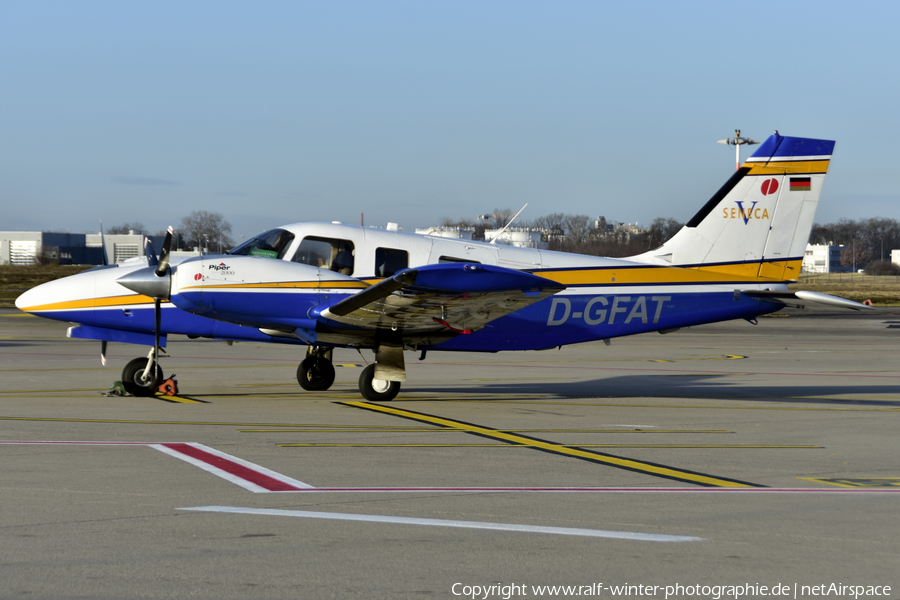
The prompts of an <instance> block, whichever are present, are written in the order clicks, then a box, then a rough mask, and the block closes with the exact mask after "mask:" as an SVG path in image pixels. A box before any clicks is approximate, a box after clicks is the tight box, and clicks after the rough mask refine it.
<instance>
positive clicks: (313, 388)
mask: <svg viewBox="0 0 900 600" xmlns="http://www.w3.org/2000/svg"><path fill="white" fill-rule="evenodd" d="M331 352H332V350H331V348H319V347H317V346H309V347H308V348H307V349H306V358H304V359H303V361H302V362H301V363H300V366H299V367H297V383H299V384H300V387H302V388H303V389H304V390H306V391H308V392H322V391H325V390H327V389H328V388H330V387H331V384H333V383H334V365H333V364H331Z"/></svg>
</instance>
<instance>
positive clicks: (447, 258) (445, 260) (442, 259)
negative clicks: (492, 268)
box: [438, 256, 481, 265]
mask: <svg viewBox="0 0 900 600" xmlns="http://www.w3.org/2000/svg"><path fill="white" fill-rule="evenodd" d="M461 262H464V263H472V264H476V265H480V264H481V261H479V260H469V259H468V258H456V257H455V256H442V257H440V258H439V259H438V263H461Z"/></svg>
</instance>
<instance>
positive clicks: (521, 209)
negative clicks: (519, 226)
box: [491, 202, 528, 244]
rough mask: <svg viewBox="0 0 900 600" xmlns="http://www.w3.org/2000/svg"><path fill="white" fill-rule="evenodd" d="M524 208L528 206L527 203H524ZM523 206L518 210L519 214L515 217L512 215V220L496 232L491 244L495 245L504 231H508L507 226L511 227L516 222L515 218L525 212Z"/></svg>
mask: <svg viewBox="0 0 900 600" xmlns="http://www.w3.org/2000/svg"><path fill="white" fill-rule="evenodd" d="M525 206H528V203H527V202H526V203H525ZM525 206H523V207H522V208H520V209H519V212H517V213H516V214H515V215H513V218H512V219H510V220H509V222H508V223H507V224H506V225H504V226H503V229H501V230H500V231H498V232H497V234H496V235H495V236H494V239H492V240H491V243H492V244H496V243H497V240H498V239H499V238H500V236H501V235H503V232H504V231H506V230H507V229H509V226H510V225H512V222H513V221H515V220H516V217H518V216H519V215H521V214H522V211H523V210H525Z"/></svg>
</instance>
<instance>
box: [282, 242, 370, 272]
mask: <svg viewBox="0 0 900 600" xmlns="http://www.w3.org/2000/svg"><path fill="white" fill-rule="evenodd" d="M354 253H355V249H354V246H353V242H351V241H350V240H342V239H337V238H323V237H315V236H308V237H305V238H303V240H301V242H300V247H299V248H297V252H296V253H295V254H294V258H293V259H292V260H293V262H297V263H302V264H304V265H312V266H314V267H321V268H323V269H329V270H331V271H335V272H337V273H341V274H342V275H353V263H354Z"/></svg>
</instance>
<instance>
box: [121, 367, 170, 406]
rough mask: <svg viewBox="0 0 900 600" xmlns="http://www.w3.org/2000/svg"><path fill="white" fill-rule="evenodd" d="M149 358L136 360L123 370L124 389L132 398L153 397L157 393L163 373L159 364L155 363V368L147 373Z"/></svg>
mask: <svg viewBox="0 0 900 600" xmlns="http://www.w3.org/2000/svg"><path fill="white" fill-rule="evenodd" d="M150 360H151V359H149V358H135V359H134V360H132V361H131V362H129V363H128V364H127V365H125V368H124V369H122V387H124V388H125V391H126V392H128V393H129V394H131V395H132V396H142V397H147V396H152V395H153V394H155V393H156V389H157V388H158V387H159V384H160V382H161V381H162V380H163V372H162V369H161V368H160V366H159V364H157V363H156V361H153V367H151V368H150V371H149V372H147V363H148V362H149V361H150Z"/></svg>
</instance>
